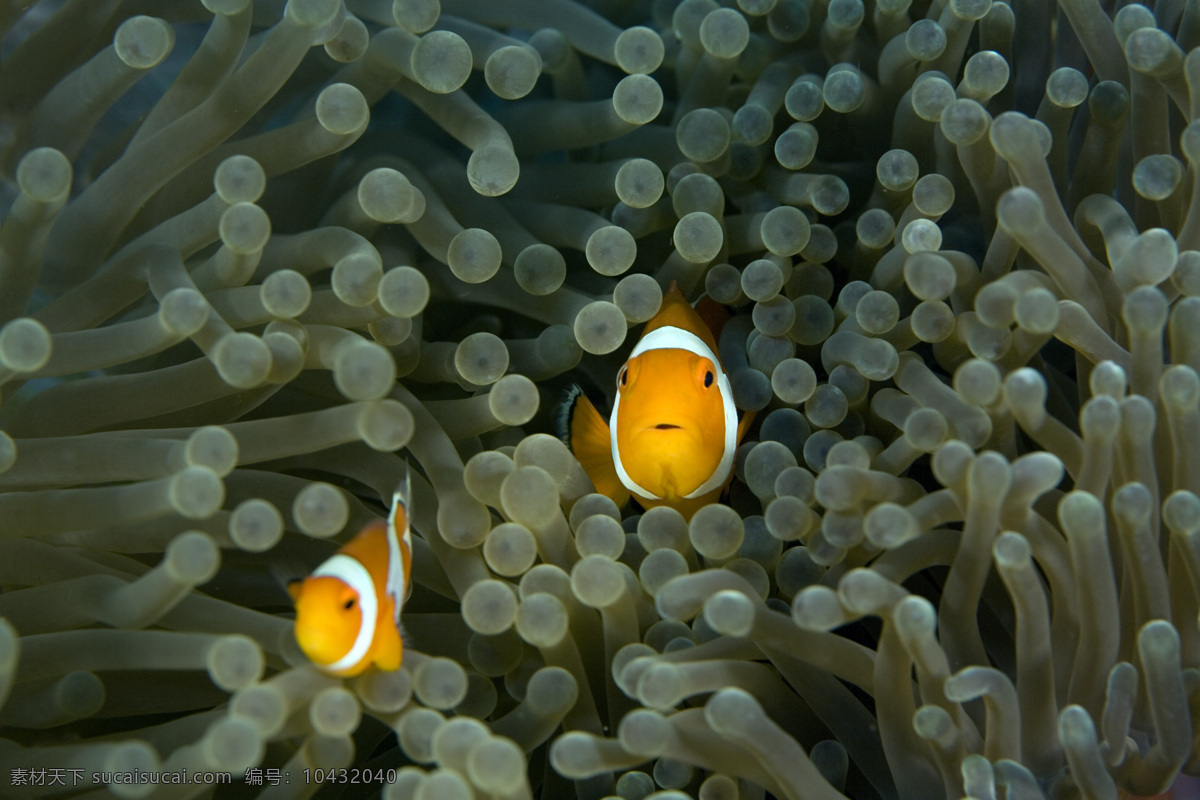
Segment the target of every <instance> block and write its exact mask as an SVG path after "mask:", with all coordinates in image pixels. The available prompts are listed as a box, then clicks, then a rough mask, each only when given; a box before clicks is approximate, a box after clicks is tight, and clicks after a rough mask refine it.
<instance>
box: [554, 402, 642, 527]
mask: <svg viewBox="0 0 1200 800" xmlns="http://www.w3.org/2000/svg"><path fill="white" fill-rule="evenodd" d="M570 414H571V416H570V425H569V429H568V430H569V435H570V441H569V444H570V445H571V450H572V452H574V453H575V458H576V459H578V461H579V464H580V466H582V467H583V471H584V472H586V473H587V476H588V477H589V478H590V479H591V481H592V485H593V486H595V487H596V491H597V492H599V493H600V494H602V495H605V496H607V497H608V498H609V499H611V500H612V501H613V502H614V503H616V504H617V507H618V508H620V507H621V506H623V505H625V504H626V503H627V502H629V490H628V489H626V488H625V486H624V484H622V483H621V479H620V478H618V477H617V468H616V467H615V466H613V458H612V443H611V440H610V438H609V430H608V423H606V422H605V421H604V418H603V417H601V416H600V412H599V411H597V410H596V407H595V406H594V405H592V401H591V400H589V399H587V397H585V396H584V395H583V393H582V392H581V393H580V394H578V395H577V396H576V398H575V402H574V404H573V405H572V407H571V411H570Z"/></svg>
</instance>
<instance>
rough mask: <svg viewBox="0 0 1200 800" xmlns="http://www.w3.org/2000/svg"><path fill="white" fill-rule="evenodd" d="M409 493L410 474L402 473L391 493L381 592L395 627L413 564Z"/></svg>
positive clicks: (402, 605)
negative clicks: (388, 601) (400, 481)
mask: <svg viewBox="0 0 1200 800" xmlns="http://www.w3.org/2000/svg"><path fill="white" fill-rule="evenodd" d="M411 496H412V477H411V473H410V474H409V475H406V476H405V479H404V484H403V485H401V486H400V487H399V488H398V489H396V491H395V492H393V493H392V508H391V510H390V511H389V512H388V519H387V549H388V567H387V583H386V585H385V587H384V591H386V592H387V594H388V596H389V597H391V598H392V616H393V618H394V619H393V621H394V622H395V623H396V625H397V626H399V625H400V610H401V609H402V608H403V607H404V598H405V595H406V594H407V593H408V573H409V569H408V565H409V564H411V563H412V530H411V528H410V526H409V521H408V507H409V501H408V498H409V497H411ZM398 523H399V524H398Z"/></svg>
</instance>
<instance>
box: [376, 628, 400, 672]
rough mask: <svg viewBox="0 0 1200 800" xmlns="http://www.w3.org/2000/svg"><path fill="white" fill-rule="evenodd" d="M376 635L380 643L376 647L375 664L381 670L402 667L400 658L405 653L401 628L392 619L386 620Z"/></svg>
mask: <svg viewBox="0 0 1200 800" xmlns="http://www.w3.org/2000/svg"><path fill="white" fill-rule="evenodd" d="M384 622H385V624H384V625H382V626H380V629H379V630H377V631H376V633H375V635H376V638H377V639H378V644H377V646H376V648H375V658H374V661H375V666H377V667H379V668H380V669H381V670H386V671H389V672H390V671H392V670H396V669H399V668H400V659H401V657H402V656H403V654H404V648H403V646H402V643H401V637H400V628H399V627H398V625H397V624H393V623H392V621H391V620H385V621H384Z"/></svg>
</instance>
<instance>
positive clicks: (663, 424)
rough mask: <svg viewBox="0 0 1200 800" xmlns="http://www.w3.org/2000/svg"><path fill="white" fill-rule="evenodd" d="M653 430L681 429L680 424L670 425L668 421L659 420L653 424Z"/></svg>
mask: <svg viewBox="0 0 1200 800" xmlns="http://www.w3.org/2000/svg"><path fill="white" fill-rule="evenodd" d="M654 430H656V431H677V430H682V426H679V425H672V424H671V423H669V422H660V423H658V424H657V425H655V426H654Z"/></svg>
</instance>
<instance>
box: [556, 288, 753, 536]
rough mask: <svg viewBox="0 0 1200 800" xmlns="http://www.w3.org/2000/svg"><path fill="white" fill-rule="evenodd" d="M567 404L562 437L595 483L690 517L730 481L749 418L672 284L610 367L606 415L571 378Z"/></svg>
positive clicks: (618, 498)
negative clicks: (613, 376)
mask: <svg viewBox="0 0 1200 800" xmlns="http://www.w3.org/2000/svg"><path fill="white" fill-rule="evenodd" d="M567 403H568V414H569V416H568V418H567V420H566V423H567V424H566V427H567V440H568V443H569V444H570V446H571V449H572V450H573V451H574V452H575V457H576V458H578V459H579V463H580V464H581V465H582V466H583V469H584V471H585V472H587V474H588V477H589V478H591V480H592V484H593V485H594V486H595V487H596V491H598V492H600V493H602V494H605V495H608V497H610V498H611V499H612V500H613V501H614V502H615V503H616V504H617V505H618V506H623V505H624V504H625V503H626V501H628V499H629V497H630V495H632V496H634V497H636V498H637V500H638V503H640V504H641V505H642V506H644V507H646V508H652V507H654V506H661V505H667V506H671V507H672V508H675V509H677V510H678V511H679V512H680V513H682V514H683V515H684V516H685V517H688V518H690V517H691V516H692V514H693V513H695V512H696V510H697V509H699V508H700V507H701V506H704V505H707V504H709V503H713V502H716V501H717V500H718V499H719V498H720V496H721V492H722V491H723V490H724V489H725V487H726V486H728V485H729V481H730V478H731V475H732V472H733V457H734V452H735V451H736V450H737V446H738V442H740V441H741V439H742V436H743V435H745V433H746V429H747V428H748V427H749V424H750V421H751V418H752V415H751V414H746V415H745V416H744V417H742V419H741V421H740V422H739V421H738V411H737V407H736V406H735V405H734V402H733V389H732V388H731V387H730V384H729V376H728V375H726V374H725V370H724V369H723V368H722V367H721V359H720V358H719V357H718V356H717V342H716V339H714V337H713V333H712V331H711V330H709V327H708V326H707V325H706V324H705V323H704V321H703V320H702V319H701V318H700V315H699V314H697V313H696V310H695V309H693V308H692V307H691V305H689V304H688V302H687V300H686V299H684V296H683V293H682V292H680V291H679V289H678V287H676V286H675V284H674V283H672V284H671V288H670V289H669V290H668V291H667V293H666V295H665V296H664V297H663V302H662V306H661V307H660V308H659V310H658V313H657V314H655V315H654V317H653V318H652V319H651V320H650V321H649V322H647V323H646V328H645V330H644V331H643V332H642V338H641V339H640V340H638V343H637V345H635V346H634V348H633V352H632V353H630V354H629V360H628V361H626V362H625V365H624V366H622V367H621V369H620V371H619V372H618V373H617V394H616V398H615V399H614V400H613V407H612V414H611V415H610V416H609V419H608V423H607V424H606V423H605V422H604V419H603V418H602V417H601V416H600V413H599V412H598V411H597V410H596V407H595V406H594V405H592V403H591V401H590V400H588V399H587V398H586V397H584V396H583V395H582V391H581V390H580V389H579V388H578V387H575V388H574V389H573V390H572V392H571V395H570V396H569V397H568V400H567Z"/></svg>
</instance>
